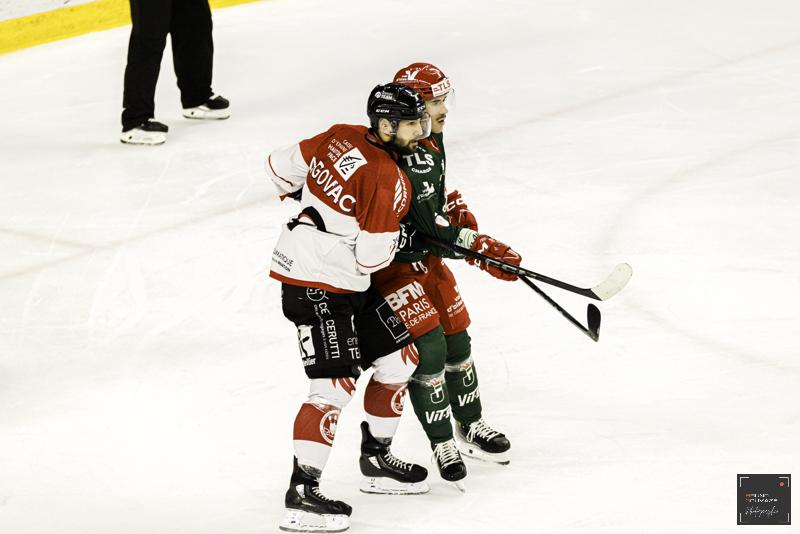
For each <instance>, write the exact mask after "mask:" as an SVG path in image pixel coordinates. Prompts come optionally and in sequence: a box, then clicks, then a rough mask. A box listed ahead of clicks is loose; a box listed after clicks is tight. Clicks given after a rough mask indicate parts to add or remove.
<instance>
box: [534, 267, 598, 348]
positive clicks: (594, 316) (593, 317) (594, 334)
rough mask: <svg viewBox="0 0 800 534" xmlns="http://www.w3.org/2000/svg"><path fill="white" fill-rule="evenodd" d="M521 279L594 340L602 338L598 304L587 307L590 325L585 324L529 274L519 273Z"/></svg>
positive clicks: (587, 317)
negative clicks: (531, 278)
mask: <svg viewBox="0 0 800 534" xmlns="http://www.w3.org/2000/svg"><path fill="white" fill-rule="evenodd" d="M519 279H520V280H522V281H523V282H525V284H527V286H528V287H530V288H531V289H533V290H534V291H536V292H537V293H538V294H539V296H540V297H542V298H543V299H544V300H546V301H547V303H548V304H550V305H551V306H552V307H554V308H555V309H556V310H558V311H559V312H560V313H561V315H563V316H564V317H565V318H566V319H567V320H568V321H569V322H571V323H572V324H574V325H575V326H576V327H578V330H580V331H581V332H583V333H584V334H586V335H587V336H589V337H590V338H592V340H593V341H598V340H599V339H600V319H601V318H602V317H601V316H600V310H599V309H597V306H595V305H594V304H591V303H590V304H589V306H588V307H587V308H586V319H587V322H588V324H589V326H588V327H586V326H583V325H582V324H581V323H580V322H579V321H578V320H577V319H575V318H574V317H573V316H572V315H570V314H569V312H568V311H567V310H565V309H564V308H562V307H561V306H560V305H559V304H558V303H557V302H556V301H554V300H553V299H551V298H550V297H548V296H547V294H545V292H544V291H542V290H541V289H539V287H538V286H537V285H536V284H534V283H533V282H531V281H530V279H529V278H528V277H527V276H525V275H524V274H521V275H519Z"/></svg>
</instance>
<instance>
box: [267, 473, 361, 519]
mask: <svg viewBox="0 0 800 534" xmlns="http://www.w3.org/2000/svg"><path fill="white" fill-rule="evenodd" d="M309 471H317V470H316V469H313V468H309V467H305V468H301V467H300V466H299V465H298V464H297V458H295V459H294V470H293V471H292V479H291V481H290V482H289V489H288V490H286V515H285V516H284V518H283V521H281V524H280V529H281V530H286V531H289V532H344V531H345V530H347V529H348V528H350V514H351V513H352V511H353V509H352V508H351V507H350V506H349V505H347V504H345V503H343V502H342V501H334V500H333V499H329V498H328V497H326V496H325V495H323V494H322V492H321V491H320V490H319V473H318V472H316V473H314V472H309Z"/></svg>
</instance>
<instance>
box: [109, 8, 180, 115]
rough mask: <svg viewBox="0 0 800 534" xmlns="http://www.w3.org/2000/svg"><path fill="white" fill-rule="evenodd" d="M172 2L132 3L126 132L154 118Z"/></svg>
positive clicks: (127, 69)
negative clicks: (157, 84) (155, 100)
mask: <svg viewBox="0 0 800 534" xmlns="http://www.w3.org/2000/svg"><path fill="white" fill-rule="evenodd" d="M172 2H173V0H130V3H131V21H132V22H133V27H132V29H131V38H130V41H129V44H128V65H127V66H126V67H125V90H124V92H123V96H122V107H123V108H124V109H123V111H122V129H123V130H129V129H130V128H133V127H135V126H138V125H139V124H141V123H143V122H145V121H147V119H151V118H153V116H154V112H155V102H154V98H155V92H156V82H157V81H158V73H159V69H160V68H161V56H162V55H163V53H164V46H165V45H166V40H167V33H168V32H169V21H170V19H171V8H172Z"/></svg>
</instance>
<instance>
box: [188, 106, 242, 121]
mask: <svg viewBox="0 0 800 534" xmlns="http://www.w3.org/2000/svg"><path fill="white" fill-rule="evenodd" d="M230 116H231V112H230V109H227V108H226V109H202V108H191V109H184V110H183V117H184V118H185V119H198V120H216V121H224V120H225V119H228V118H230Z"/></svg>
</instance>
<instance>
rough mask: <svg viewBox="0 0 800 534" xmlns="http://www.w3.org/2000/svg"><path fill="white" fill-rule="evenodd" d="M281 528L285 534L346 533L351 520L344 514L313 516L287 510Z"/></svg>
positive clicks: (299, 511) (300, 511)
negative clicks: (294, 533) (287, 533)
mask: <svg viewBox="0 0 800 534" xmlns="http://www.w3.org/2000/svg"><path fill="white" fill-rule="evenodd" d="M279 528H280V529H281V530H283V531H285V532H344V531H345V530H347V529H349V528H350V518H349V517H348V516H346V515H344V514H313V513H310V512H304V511H303V510H294V509H291V508H287V509H286V515H285V516H284V517H283V521H281V524H280V526H279Z"/></svg>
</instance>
